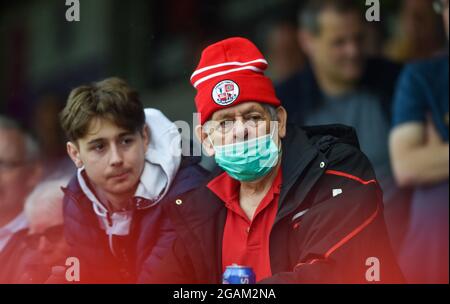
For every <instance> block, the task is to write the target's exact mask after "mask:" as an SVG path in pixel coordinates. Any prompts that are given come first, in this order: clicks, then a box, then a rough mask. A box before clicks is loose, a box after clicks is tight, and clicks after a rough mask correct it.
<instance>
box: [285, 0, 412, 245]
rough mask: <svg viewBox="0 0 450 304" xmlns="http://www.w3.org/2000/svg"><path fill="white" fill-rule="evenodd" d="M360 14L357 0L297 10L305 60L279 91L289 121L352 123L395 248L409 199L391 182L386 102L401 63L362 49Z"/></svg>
mask: <svg viewBox="0 0 450 304" xmlns="http://www.w3.org/2000/svg"><path fill="white" fill-rule="evenodd" d="M364 16H365V15H364V13H363V12H361V11H360V8H359V5H358V2H356V1H351V0H316V1H308V2H307V3H306V4H305V6H304V7H303V8H301V10H300V13H299V19H300V20H299V21H300V29H299V37H300V44H301V46H302V47H303V49H304V51H305V53H306V55H307V57H308V59H309V64H308V65H306V67H305V69H304V70H303V71H300V72H299V73H297V74H296V75H294V76H293V77H291V78H290V79H288V80H286V81H285V82H283V83H281V84H280V85H279V86H278V87H277V95H278V97H279V98H280V99H281V100H282V103H283V105H284V106H285V108H286V109H287V112H288V120H289V122H291V123H295V124H297V125H320V124H331V123H341V124H345V125H349V126H352V127H354V128H355V129H356V132H357V134H358V138H359V141H360V146H361V149H362V151H363V152H364V153H365V154H366V155H367V157H368V158H369V160H370V161H371V163H372V165H373V166H374V169H375V173H376V176H377V179H378V181H379V182H380V184H381V187H382V189H383V192H384V203H385V218H386V223H387V226H388V230H389V234H390V237H391V241H392V243H393V247H394V250H396V251H397V249H398V248H397V244H399V242H400V240H401V238H402V236H403V233H404V230H405V229H406V228H405V227H406V223H403V222H402V220H403V221H406V217H405V216H404V214H405V213H407V210H405V208H407V206H408V203H407V202H408V199H409V198H408V193H407V192H406V191H405V192H403V191H400V190H399V189H398V187H397V185H396V183H395V180H394V178H393V174H392V170H391V167H390V161H389V152H388V134H389V129H390V108H391V101H392V94H393V91H394V85H395V80H396V79H397V76H398V74H399V72H400V66H398V65H396V64H394V63H391V62H389V61H387V60H384V59H380V58H369V57H368V55H367V54H366V53H365V50H366V48H365V43H364V37H365V25H366V23H365V22H364V20H363V17H364Z"/></svg>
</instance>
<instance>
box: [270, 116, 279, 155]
mask: <svg viewBox="0 0 450 304" xmlns="http://www.w3.org/2000/svg"><path fill="white" fill-rule="evenodd" d="M272 123H273V124H274V125H275V127H273V128H272ZM278 125H279V122H278V121H271V122H270V128H271V129H272V130H271V132H270V138H271V140H273V141H274V143H275V144H277V143H278V144H279V145H278V153H281V138H278V140H277V142H275V140H274V137H273V136H274V135H275V134H276V133H275V130H277V133H278Z"/></svg>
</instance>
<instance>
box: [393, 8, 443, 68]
mask: <svg viewBox="0 0 450 304" xmlns="http://www.w3.org/2000/svg"><path fill="white" fill-rule="evenodd" d="M431 2H432V1H430V0H404V1H403V2H402V6H401V11H400V20H399V23H398V25H397V27H396V32H395V33H394V35H393V37H392V39H391V40H390V41H389V42H388V43H387V46H386V48H385V49H386V50H385V53H386V55H387V56H388V57H389V58H391V59H392V60H395V61H398V62H407V61H411V60H416V59H424V58H428V57H430V56H432V55H434V54H436V53H437V52H439V51H441V50H443V49H444V48H445V42H446V41H445V32H444V31H443V30H442V21H441V20H440V18H438V16H436V14H435V12H434V11H433V7H432V5H431Z"/></svg>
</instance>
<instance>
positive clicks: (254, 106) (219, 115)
mask: <svg viewBox="0 0 450 304" xmlns="http://www.w3.org/2000/svg"><path fill="white" fill-rule="evenodd" d="M255 112H257V113H259V114H261V115H266V114H267V113H266V110H265V109H264V107H263V106H262V104H261V103H259V102H254V101H251V102H245V103H242V104H238V105H236V106H232V107H228V108H224V109H221V110H219V111H216V112H214V114H213V115H212V116H211V120H212V121H219V120H222V119H233V118H236V117H240V116H244V115H246V114H250V113H255Z"/></svg>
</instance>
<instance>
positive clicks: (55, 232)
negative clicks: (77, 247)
mask: <svg viewBox="0 0 450 304" xmlns="http://www.w3.org/2000/svg"><path fill="white" fill-rule="evenodd" d="M63 236H64V226H63V225H58V226H53V227H50V228H48V229H46V230H45V231H44V232H42V233H33V234H30V235H28V236H27V237H26V239H25V242H26V244H27V246H28V248H31V249H37V248H38V247H39V242H40V240H41V238H42V237H45V239H47V241H49V242H50V243H51V244H57V243H58V242H59V241H60V240H61V239H62V238H63Z"/></svg>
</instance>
